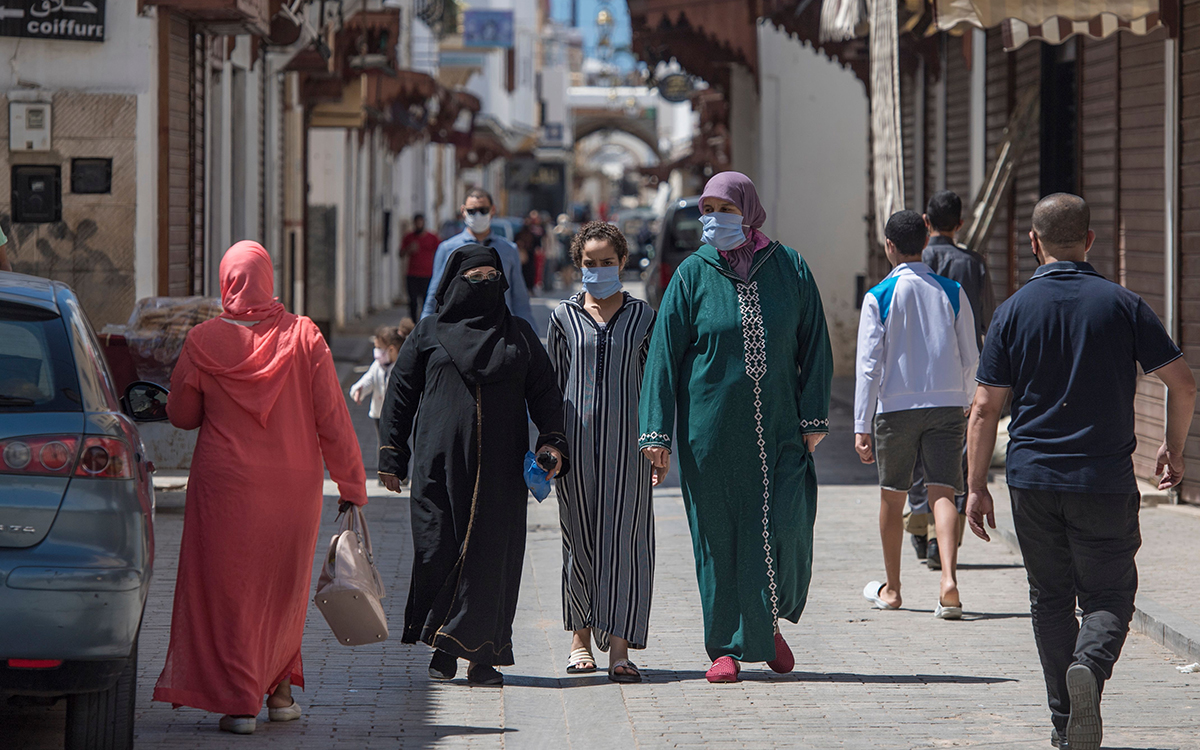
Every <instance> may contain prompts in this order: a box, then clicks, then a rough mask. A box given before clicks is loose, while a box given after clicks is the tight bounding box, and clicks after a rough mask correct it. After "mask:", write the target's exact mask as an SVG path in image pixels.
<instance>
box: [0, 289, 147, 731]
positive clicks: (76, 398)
mask: <svg viewBox="0 0 1200 750" xmlns="http://www.w3.org/2000/svg"><path fill="white" fill-rule="evenodd" d="M165 417H166V391H165V390H163V389H162V388H160V387H158V386H155V385H154V384H151V383H135V384H134V385H132V386H130V387H129V389H128V391H127V392H126V394H125V395H124V398H122V397H120V396H119V395H118V394H117V393H116V391H115V389H114V387H113V380H112V376H111V375H110V373H109V369H108V363H107V361H106V360H105V358H104V355H103V353H102V352H101V349H100V346H99V344H98V343H97V341H96V336H95V334H94V333H93V331H92V327H91V325H90V324H89V323H88V320H87V318H86V317H85V316H84V313H83V311H82V309H81V308H80V306H79V302H78V300H77V299H76V298H75V294H74V292H72V291H71V289H70V288H69V287H67V286H66V285H64V284H61V283H58V282H53V281H47V280H45V279H39V278H34V277H31V276H23V275H20V274H13V273H2V272H0V696H3V697H6V698H7V699H8V700H9V701H10V702H12V701H18V702H37V703H53V702H55V701H57V700H59V699H61V698H64V697H65V698H66V699H67V727H66V746H67V747H68V748H83V747H87V748H96V749H101V748H102V749H104V750H108V749H109V748H131V747H133V707H134V695H135V693H136V690H135V682H136V676H137V642H138V630H139V628H140V626H141V620H142V609H143V607H144V605H145V602H146V592H147V590H148V589H149V586H150V574H151V571H152V569H153V563H154V486H153V483H152V481H151V478H150V473H151V472H152V471H153V470H154V467H153V465H152V464H151V463H150V462H149V461H148V460H147V459H146V456H145V450H144V448H143V447H142V441H141V439H140V438H139V437H138V431H137V427H136V425H135V422H134V420H135V419H137V420H141V421H157V420H161V419H165Z"/></svg>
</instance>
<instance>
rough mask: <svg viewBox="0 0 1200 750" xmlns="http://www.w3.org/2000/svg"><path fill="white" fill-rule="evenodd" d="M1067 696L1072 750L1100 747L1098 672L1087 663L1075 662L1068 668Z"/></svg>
mask: <svg viewBox="0 0 1200 750" xmlns="http://www.w3.org/2000/svg"><path fill="white" fill-rule="evenodd" d="M1067 695H1069V696H1070V698H1071V716H1070V718H1068V719H1067V742H1069V743H1070V745H1069V746H1070V748H1071V750H1100V740H1101V738H1102V737H1103V735H1104V729H1103V726H1102V725H1101V722H1100V686H1099V685H1097V684H1096V674H1095V673H1094V672H1092V669H1091V667H1089V666H1087V665H1086V664H1072V665H1071V668H1070V669H1068V670H1067Z"/></svg>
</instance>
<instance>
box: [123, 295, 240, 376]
mask: <svg viewBox="0 0 1200 750" xmlns="http://www.w3.org/2000/svg"><path fill="white" fill-rule="evenodd" d="M220 314H221V301H220V300H218V299H216V298H213V297H145V298H143V299H140V300H138V301H137V304H136V305H134V307H133V314H132V315H130V316H129V323H128V324H126V326H125V343H126V345H128V347H129V353H130V357H131V358H132V359H133V364H134V367H135V368H136V370H137V376H138V378H139V379H140V380H149V381H150V382H152V383H158V384H160V385H167V384H169V383H170V382H171V371H172V370H174V369H175V363H176V362H177V361H178V360H179V352H181V351H182V350H183V340H184V339H185V338H186V337H187V334H188V331H190V330H192V328H193V327H195V326H196V325H198V324H200V323H203V322H204V321H206V320H210V319H212V318H215V317H217V316H218V315H220Z"/></svg>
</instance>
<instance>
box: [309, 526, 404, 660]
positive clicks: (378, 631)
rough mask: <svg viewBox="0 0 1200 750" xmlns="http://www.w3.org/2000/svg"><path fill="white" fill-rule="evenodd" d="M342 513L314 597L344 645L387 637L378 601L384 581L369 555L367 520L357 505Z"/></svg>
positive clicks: (385, 638)
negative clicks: (342, 516) (339, 524)
mask: <svg viewBox="0 0 1200 750" xmlns="http://www.w3.org/2000/svg"><path fill="white" fill-rule="evenodd" d="M343 515H344V516H345V517H344V519H343V520H342V528H341V530H340V531H339V532H338V533H337V534H335V535H334V537H333V540H332V541H331V542H330V543H329V554H328V555H326V556H325V564H324V565H323V566H322V567H321V576H320V578H318V579H317V595H316V596H315V597H314V598H313V599H314V601H315V602H316V604H317V609H319V610H321V614H322V615H324V616H325V622H327V623H329V627H330V628H331V629H332V630H333V634H334V636H336V637H337V640H338V643H340V644H342V645H343V646H361V645H362V644H364V643H376V642H378V641H384V640H387V637H388V626H387V617H386V616H385V615H384V613H383V606H382V605H380V603H379V600H380V599H382V598H383V597H384V592H383V581H382V580H381V579H380V578H379V571H378V570H376V569H375V561H374V558H373V557H372V555H371V534H370V532H369V531H367V520H366V519H365V518H364V517H363V514H362V509H361V508H359V507H358V506H357V505H353V506H351V507H350V510H348V511H346V512H345V513H344V514H343Z"/></svg>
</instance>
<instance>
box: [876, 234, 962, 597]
mask: <svg viewBox="0 0 1200 750" xmlns="http://www.w3.org/2000/svg"><path fill="white" fill-rule="evenodd" d="M884 236H885V252H886V254H887V259H888V262H890V263H891V264H892V266H893V268H892V272H891V273H889V274H888V275H887V276H886V277H885V278H884V279H883V281H881V282H880V283H879V284H877V285H876V286H874V287H873V288H872V289H871V290H870V291H869V292H868V293H867V295H866V298H865V299H864V300H863V305H862V314H861V315H860V317H859V324H858V351H857V354H856V361H855V373H854V374H855V378H854V379H855V383H854V386H855V387H854V433H855V435H854V448H855V450H856V451H857V452H858V457H859V459H860V460H861V461H862V462H863V463H865V464H870V463H874V464H876V465H877V466H878V468H879V495H880V506H879V539H880V542H881V544H882V546H883V566H884V570H885V572H886V580H885V581H884V582H882V583H881V582H879V581H871V582H870V583H868V584H867V586H866V588H864V589H863V596H864V597H866V599H867V600H868V601H870V602H871V603H872V604H873V605H874V606H875V607H876V608H878V609H898V608H899V607H900V605H901V603H902V598H901V595H900V552H901V550H902V548H903V546H904V518H903V516H904V502H905V500H906V499H907V497H908V491H909V489H910V488H911V487H912V482H913V470H914V468H915V466H916V464H917V461H918V454H919V460H920V461H921V465H922V468H923V469H924V474H925V486H926V487H927V488H928V492H929V505H930V507H931V508H932V510H933V516H934V523H935V525H936V526H937V535H938V538H939V539H950V540H957V538H958V508H957V507H956V506H955V504H954V495H955V493H959V492H962V491H963V490H964V488H965V483H964V480H963V468H962V450H963V440H964V437H965V432H966V426H967V411H968V409H969V407H970V405H971V396H972V386H973V381H974V378H975V364H976V362H977V361H978V359H979V350H978V349H977V347H976V343H975V341H976V339H975V336H976V331H975V319H974V316H973V315H972V313H971V304H970V301H969V300H968V299H967V293H966V292H965V291H963V288H962V286H961V285H960V284H959V283H958V282H957V281H951V280H950V279H947V278H944V277H942V276H938V275H937V274H935V273H933V271H932V270H930V268H929V266H927V265H925V263H924V262H923V261H922V260H921V258H922V255H921V253H922V250H924V249H925V243H926V241H927V240H928V231H927V229H926V226H925V220H924V219H923V218H922V216H921V214H919V213H917V212H916V211H899V212H897V213H895V214H892V216H891V218H889V219H888V222H887V225H886V227H885V228H884ZM939 553H940V556H941V563H942V580H941V592H940V595H939V598H938V604H937V607H935V608H934V615H935V616H937V617H938V618H941V619H945V620H956V619H960V618H961V617H962V600H961V598H960V597H959V592H958V571H957V563H958V545H956V544H943V545H941V547H940V550H939Z"/></svg>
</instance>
